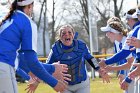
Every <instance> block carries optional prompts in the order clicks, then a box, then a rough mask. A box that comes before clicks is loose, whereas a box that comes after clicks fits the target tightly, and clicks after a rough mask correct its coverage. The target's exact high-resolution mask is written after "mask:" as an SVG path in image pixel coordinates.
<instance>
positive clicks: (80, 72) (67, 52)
mask: <svg viewBox="0 0 140 93" xmlns="http://www.w3.org/2000/svg"><path fill="white" fill-rule="evenodd" d="M85 60H87V61H88V62H89V64H90V65H92V66H93V67H94V68H95V69H96V70H98V69H99V66H98V63H97V61H96V59H95V58H94V57H93V56H92V55H91V54H90V53H89V50H88V48H87V46H86V44H85V43H84V42H83V41H80V40H73V43H72V45H71V46H65V45H64V44H63V43H62V42H61V41H60V40H58V41H56V42H55V44H54V45H53V47H52V50H51V52H50V54H49V57H48V60H47V61H48V62H47V63H48V64H52V63H54V62H58V61H60V63H61V64H67V65H68V73H69V74H70V75H71V81H68V89H67V90H65V91H64V92H63V93H90V81H89V77H88V76H87V71H86V65H85Z"/></svg>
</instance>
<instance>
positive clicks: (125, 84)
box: [121, 81, 128, 90]
mask: <svg viewBox="0 0 140 93" xmlns="http://www.w3.org/2000/svg"><path fill="white" fill-rule="evenodd" d="M121 89H123V90H127V89H128V83H127V82H125V81H123V82H122V84H121Z"/></svg>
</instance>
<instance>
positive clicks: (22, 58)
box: [18, 51, 30, 73]
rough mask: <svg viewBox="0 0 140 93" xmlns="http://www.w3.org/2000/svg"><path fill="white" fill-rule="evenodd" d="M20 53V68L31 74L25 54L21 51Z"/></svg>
mask: <svg viewBox="0 0 140 93" xmlns="http://www.w3.org/2000/svg"><path fill="white" fill-rule="evenodd" d="M18 53H19V55H18V59H19V68H20V69H22V70H24V71H25V72H26V73H29V72H30V69H29V67H28V65H27V63H26V62H25V60H24V53H23V52H22V51H19V52H18Z"/></svg>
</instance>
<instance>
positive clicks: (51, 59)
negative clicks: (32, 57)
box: [46, 50, 55, 64]
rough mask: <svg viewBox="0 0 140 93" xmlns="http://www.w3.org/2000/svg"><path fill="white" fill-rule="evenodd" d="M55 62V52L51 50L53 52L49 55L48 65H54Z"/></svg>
mask: <svg viewBox="0 0 140 93" xmlns="http://www.w3.org/2000/svg"><path fill="white" fill-rule="evenodd" d="M54 62H55V57H54V53H53V50H51V52H50V53H49V56H48V59H47V62H46V63H47V64H52V63H54Z"/></svg>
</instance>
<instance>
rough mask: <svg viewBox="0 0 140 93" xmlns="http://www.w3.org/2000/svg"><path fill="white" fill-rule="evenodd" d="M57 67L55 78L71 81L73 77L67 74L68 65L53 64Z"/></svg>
mask: <svg viewBox="0 0 140 93" xmlns="http://www.w3.org/2000/svg"><path fill="white" fill-rule="evenodd" d="M53 65H54V66H55V72H54V73H53V76H54V77H55V78H56V79H58V80H61V81H71V79H70V78H71V75H70V74H67V71H68V66H67V65H66V64H60V62H57V63H53Z"/></svg>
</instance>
